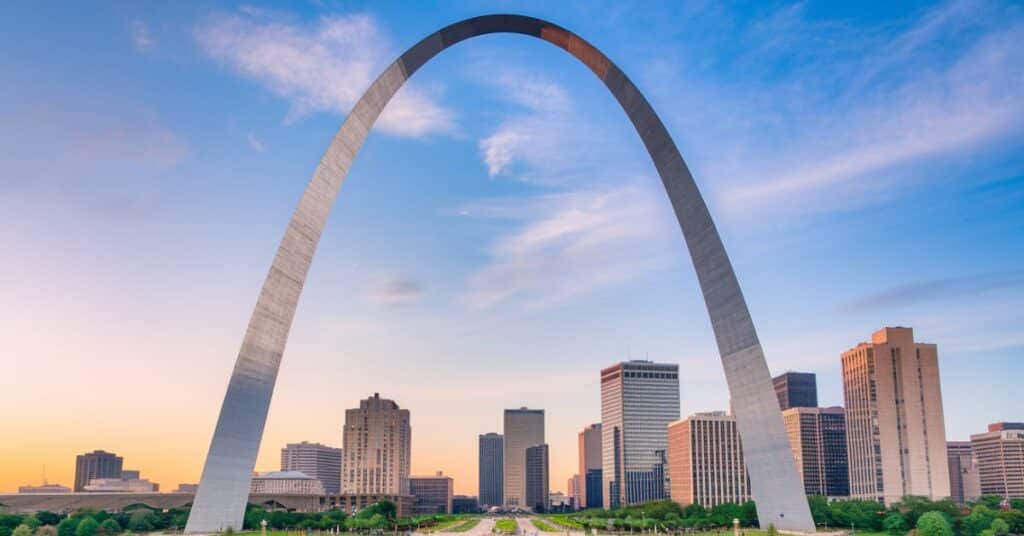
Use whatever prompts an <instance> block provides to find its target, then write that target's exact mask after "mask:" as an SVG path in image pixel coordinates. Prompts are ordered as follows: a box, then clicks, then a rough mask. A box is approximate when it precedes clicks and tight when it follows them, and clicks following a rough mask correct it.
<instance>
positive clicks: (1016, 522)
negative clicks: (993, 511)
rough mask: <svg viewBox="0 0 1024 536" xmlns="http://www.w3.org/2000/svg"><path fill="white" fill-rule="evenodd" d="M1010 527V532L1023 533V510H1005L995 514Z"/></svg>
mask: <svg viewBox="0 0 1024 536" xmlns="http://www.w3.org/2000/svg"><path fill="white" fill-rule="evenodd" d="M997 515H998V516H999V519H1002V520H1003V521H1005V522H1006V524H1007V525H1008V526H1009V527H1010V532H1011V533H1012V534H1024V512H1022V511H1020V510H1005V511H1002V512H999V514H997Z"/></svg>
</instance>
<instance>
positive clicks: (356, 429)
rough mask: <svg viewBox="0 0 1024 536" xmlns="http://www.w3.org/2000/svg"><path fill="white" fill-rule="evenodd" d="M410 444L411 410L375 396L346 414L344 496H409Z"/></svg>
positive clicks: (342, 477) (343, 438)
mask: <svg viewBox="0 0 1024 536" xmlns="http://www.w3.org/2000/svg"><path fill="white" fill-rule="evenodd" d="M411 444H412V428H411V426H410V425H409V410H407V409H400V408H399V407H398V404H396V403H395V402H394V401H393V400H388V399H386V398H381V397H380V394H378V393H374V394H373V396H372V397H370V398H367V399H366V400H361V401H359V407H358V408H354V409H348V410H345V428H344V432H343V433H342V449H343V454H344V456H343V457H342V463H341V480H342V482H341V492H342V493H348V494H367V493H377V494H394V495H408V494H409V466H410V458H411Z"/></svg>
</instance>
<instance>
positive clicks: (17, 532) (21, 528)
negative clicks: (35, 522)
mask: <svg viewBox="0 0 1024 536" xmlns="http://www.w3.org/2000/svg"><path fill="white" fill-rule="evenodd" d="M11 536H32V527H29V526H28V525H26V524H25V523H22V524H20V525H18V526H17V527H15V529H14V530H13V531H11Z"/></svg>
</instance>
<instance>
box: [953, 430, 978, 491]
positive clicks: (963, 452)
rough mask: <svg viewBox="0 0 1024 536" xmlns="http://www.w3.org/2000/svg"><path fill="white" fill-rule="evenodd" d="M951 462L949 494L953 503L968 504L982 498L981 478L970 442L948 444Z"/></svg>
mask: <svg viewBox="0 0 1024 536" xmlns="http://www.w3.org/2000/svg"><path fill="white" fill-rule="evenodd" d="M946 455H947V456H948V461H949V494H950V498H951V499H953V502H955V503H957V504H967V503H969V502H974V501H976V500H978V498H979V497H981V478H980V475H979V474H978V464H977V462H976V461H975V459H974V451H973V449H971V442H970V441H949V442H947V443H946Z"/></svg>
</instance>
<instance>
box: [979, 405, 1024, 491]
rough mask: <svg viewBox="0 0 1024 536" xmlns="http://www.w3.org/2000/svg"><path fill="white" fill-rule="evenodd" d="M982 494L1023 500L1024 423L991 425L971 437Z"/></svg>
mask: <svg viewBox="0 0 1024 536" xmlns="http://www.w3.org/2000/svg"><path fill="white" fill-rule="evenodd" d="M971 449H972V451H973V452H974V457H975V459H976V460H977V462H978V475H979V477H980V480H981V493H982V495H999V496H1000V497H1003V498H1004V499H1024V423H1012V422H999V423H994V424H990V425H989V426H988V432H986V433H984V434H974V435H972V436H971Z"/></svg>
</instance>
